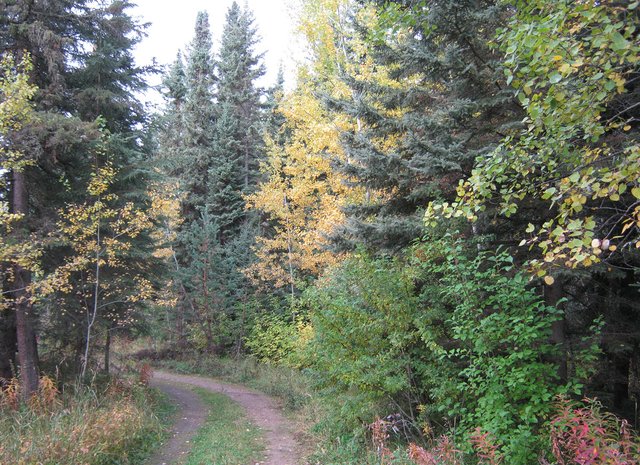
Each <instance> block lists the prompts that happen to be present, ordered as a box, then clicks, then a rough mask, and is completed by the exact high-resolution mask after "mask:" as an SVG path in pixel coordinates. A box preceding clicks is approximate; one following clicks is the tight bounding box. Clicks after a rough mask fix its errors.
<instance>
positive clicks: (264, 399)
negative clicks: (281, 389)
mask: <svg viewBox="0 0 640 465" xmlns="http://www.w3.org/2000/svg"><path fill="white" fill-rule="evenodd" d="M180 384H187V385H190V386H197V387H201V388H204V389H208V390H210V391H213V392H219V393H222V394H224V395H226V396H228V397H230V398H231V399H232V400H234V401H235V402H237V403H239V404H240V405H241V406H242V407H243V408H244V409H245V410H246V412H247V418H249V420H250V421H251V422H252V423H253V424H254V425H256V426H258V427H259V428H260V429H261V430H262V432H263V434H264V438H265V442H266V444H267V449H266V457H265V459H264V461H260V462H258V463H259V464H261V465H300V463H301V462H300V459H299V456H298V454H297V452H296V448H297V444H296V442H295V440H294V439H293V430H292V426H291V425H290V423H289V422H288V421H287V420H286V419H285V418H284V416H283V415H282V413H281V410H280V408H279V407H278V406H277V404H276V403H275V401H274V400H273V399H272V398H271V397H269V396H267V395H265V394H262V393H259V392H256V391H253V390H251V389H248V388H245V387H243V386H238V385H234V384H228V383H224V382H221V381H217V380H214V379H211V378H205V377H201V376H191V375H177V374H173V373H167V372H164V371H156V372H155V373H154V376H153V380H152V385H154V386H157V387H159V388H160V389H162V390H163V391H164V392H166V393H167V394H168V395H169V396H170V397H172V398H173V399H175V400H176V403H177V404H178V408H179V412H178V418H179V420H178V421H177V422H176V424H175V426H174V434H173V437H172V438H171V439H170V440H169V442H167V444H166V445H165V446H164V447H163V449H162V450H161V451H159V452H158V453H157V454H156V455H154V456H153V457H152V459H151V461H149V462H148V463H149V465H163V464H167V465H168V464H182V463H184V460H185V458H186V455H187V453H188V451H189V447H190V444H189V442H188V441H189V440H190V438H191V437H192V436H193V434H194V433H195V431H196V430H197V429H198V427H199V426H200V425H202V423H203V422H204V419H205V417H206V414H207V412H206V408H205V407H204V405H203V404H202V402H201V401H200V399H199V398H198V396H197V395H196V394H194V393H193V392H191V391H190V390H189V389H187V388H184V387H180Z"/></svg>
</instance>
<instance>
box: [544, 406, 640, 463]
mask: <svg viewBox="0 0 640 465" xmlns="http://www.w3.org/2000/svg"><path fill="white" fill-rule="evenodd" d="M550 439H551V445H552V452H553V456H554V458H555V459H556V461H557V463H558V464H560V465H565V464H566V465H569V464H576V465H605V464H606V465H638V464H639V463H640V439H639V438H638V437H637V436H633V435H632V433H631V432H630V429H629V424H628V423H627V422H626V421H625V420H619V419H618V418H617V417H616V416H615V415H613V414H611V413H607V412H603V411H602V407H601V405H600V404H599V403H598V402H597V401H595V400H589V399H586V400H585V401H584V403H583V405H579V404H577V403H576V402H571V401H569V400H566V399H562V400H561V401H560V402H559V414H558V415H557V416H556V417H555V418H554V419H553V421H552V422H551V434H550Z"/></svg>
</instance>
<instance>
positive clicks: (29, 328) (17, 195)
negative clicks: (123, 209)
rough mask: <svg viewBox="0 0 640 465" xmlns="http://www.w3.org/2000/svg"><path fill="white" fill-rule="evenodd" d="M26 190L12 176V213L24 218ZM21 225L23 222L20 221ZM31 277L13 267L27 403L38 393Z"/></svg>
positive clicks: (23, 183) (18, 175) (16, 175)
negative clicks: (29, 288)
mask: <svg viewBox="0 0 640 465" xmlns="http://www.w3.org/2000/svg"><path fill="white" fill-rule="evenodd" d="M27 198H28V197H27V186H26V180H25V176H24V173H21V172H18V171H14V172H13V192H12V200H13V212H14V213H18V214H22V215H25V216H26V215H27V214H28V202H27ZM23 221H24V220H23ZM21 229H22V228H16V234H24V232H22V231H21ZM23 239H24V238H23ZM30 284H31V273H29V271H28V270H25V269H24V268H23V267H22V266H20V265H18V264H14V265H13V286H14V287H13V292H12V294H13V305H14V308H15V315H16V339H17V346H18V365H19V366H20V385H21V386H22V390H21V393H22V397H23V399H25V400H26V399H29V397H31V395H32V394H33V393H34V392H36V391H37V390H38V381H39V380H38V357H37V354H38V351H37V342H36V335H35V331H34V329H33V314H32V307H31V302H30V299H29V297H30V296H29V290H28V287H29V285H30Z"/></svg>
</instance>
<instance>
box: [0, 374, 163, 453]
mask: <svg viewBox="0 0 640 465" xmlns="http://www.w3.org/2000/svg"><path fill="white" fill-rule="evenodd" d="M40 386H41V388H40V391H39V392H38V393H37V394H36V395H35V396H33V397H32V398H31V400H30V401H29V402H28V403H26V404H25V403H22V404H20V403H18V402H17V398H16V396H15V393H16V392H17V391H18V389H17V382H16V381H13V382H12V383H11V384H10V385H9V388H8V389H7V390H5V391H4V393H3V394H1V395H0V464H13V465H32V464H42V465H77V464H89V465H107V464H114V465H115V464H129V465H133V464H139V463H142V462H143V460H144V459H145V458H146V457H147V456H148V455H149V453H150V452H151V450H152V449H153V447H155V446H156V445H157V444H158V443H159V442H160V441H161V440H162V439H163V437H164V435H165V431H164V429H163V427H162V424H163V419H164V418H167V417H168V416H169V415H170V413H171V408H172V407H171V406H170V404H169V403H168V402H167V400H166V398H164V397H163V396H162V395H161V394H160V393H159V392H158V391H156V390H153V389H149V388H147V387H146V386H143V385H140V384H138V383H133V382H128V381H123V380H120V379H112V380H110V381H109V382H108V383H107V384H105V385H104V386H92V387H86V386H73V387H68V388H66V389H65V390H64V392H62V393H60V392H59V391H58V389H57V387H56V385H55V383H54V382H53V381H51V379H49V378H46V377H44V378H43V379H42V380H41V383H40Z"/></svg>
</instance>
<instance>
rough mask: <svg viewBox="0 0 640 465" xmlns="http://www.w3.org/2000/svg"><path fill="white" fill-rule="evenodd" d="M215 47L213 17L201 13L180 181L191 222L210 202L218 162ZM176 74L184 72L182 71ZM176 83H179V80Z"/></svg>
mask: <svg viewBox="0 0 640 465" xmlns="http://www.w3.org/2000/svg"><path fill="white" fill-rule="evenodd" d="M211 47H212V41H211V31H210V27H209V15H208V14H207V13H206V12H200V13H198V16H197V19H196V25H195V36H194V39H193V41H192V42H191V45H190V47H189V50H188V53H187V58H186V70H185V97H184V105H183V108H182V111H181V113H182V119H183V124H184V133H183V140H182V146H183V149H182V156H181V160H180V166H181V168H180V178H181V179H182V181H183V189H184V191H185V194H186V199H185V201H184V208H185V215H186V219H187V220H194V219H197V218H198V217H199V213H198V210H199V209H201V208H202V207H203V206H204V205H205V203H206V202H207V193H208V191H209V189H210V180H209V174H210V170H211V167H212V165H213V163H214V159H213V152H212V147H213V139H214V136H215V113H214V101H213V100H214V88H213V86H214V62H213V55H212V50H211ZM176 66H178V65H176ZM175 72H176V73H180V71H179V69H177V70H176V71H175ZM175 82H176V84H177V82H178V81H175Z"/></svg>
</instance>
